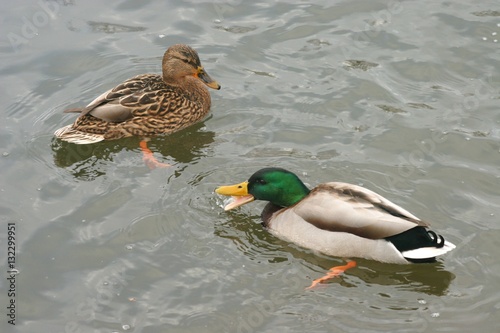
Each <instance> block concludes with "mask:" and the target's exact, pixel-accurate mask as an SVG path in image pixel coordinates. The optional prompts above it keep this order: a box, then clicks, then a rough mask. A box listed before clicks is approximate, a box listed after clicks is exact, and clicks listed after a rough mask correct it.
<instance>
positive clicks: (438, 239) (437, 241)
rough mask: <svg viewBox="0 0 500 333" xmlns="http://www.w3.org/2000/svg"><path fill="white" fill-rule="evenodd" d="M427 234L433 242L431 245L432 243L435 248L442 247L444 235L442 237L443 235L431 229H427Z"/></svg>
mask: <svg viewBox="0 0 500 333" xmlns="http://www.w3.org/2000/svg"><path fill="white" fill-rule="evenodd" d="M427 234H428V235H429V236H431V238H432V243H433V245H434V246H435V247H436V248H438V249H440V248H442V247H443V246H444V237H443V236H441V235H438V234H436V233H435V232H434V231H432V230H427Z"/></svg>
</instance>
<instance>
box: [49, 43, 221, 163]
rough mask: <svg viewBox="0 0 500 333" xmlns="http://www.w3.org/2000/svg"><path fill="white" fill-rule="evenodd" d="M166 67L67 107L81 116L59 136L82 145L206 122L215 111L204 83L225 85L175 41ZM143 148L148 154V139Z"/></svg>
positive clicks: (212, 86) (166, 131) (64, 128)
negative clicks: (76, 106)
mask: <svg viewBox="0 0 500 333" xmlns="http://www.w3.org/2000/svg"><path fill="white" fill-rule="evenodd" d="M162 70H163V75H158V74H141V75H137V76H135V77H133V78H131V79H128V80H126V81H125V82H123V83H121V84H119V85H118V86H116V87H115V88H113V89H111V90H108V91H106V92H105V93H103V94H102V95H100V96H99V97H97V98H96V99H94V100H93V101H92V102H91V103H90V104H89V105H87V106H86V107H84V108H75V109H68V110H66V111H64V112H78V113H80V116H79V117H78V118H77V119H76V121H75V122H74V123H73V124H71V125H68V126H65V127H62V128H60V129H58V130H57V131H56V132H55V133H54V134H55V136H56V137H58V138H59V139H61V140H64V141H68V142H72V143H77V144H88V143H95V142H99V141H103V140H115V139H120V138H124V137H129V136H134V135H137V136H141V137H145V138H147V137H151V136H154V135H157V134H168V133H172V132H175V131H178V130H180V129H183V128H185V127H187V126H189V125H192V124H194V123H196V122H198V121H200V120H202V119H203V118H204V117H205V116H206V115H207V113H208V111H209V110H210V94H209V92H208V90H207V89H206V88H205V85H207V86H208V87H210V88H213V89H220V85H219V84H218V83H217V82H216V81H214V80H212V78H211V77H210V76H209V75H208V74H207V72H205V70H204V69H203V67H202V66H201V62H200V58H199V57H198V54H197V53H196V51H195V50H193V49H192V48H191V47H189V46H187V45H183V44H176V45H172V46H171V47H169V48H168V50H167V51H166V52H165V54H164V56H163V62H162ZM141 148H143V150H144V151H145V152H146V154H147V153H148V151H149V149H147V145H146V143H145V141H143V142H141ZM149 153H151V151H149Z"/></svg>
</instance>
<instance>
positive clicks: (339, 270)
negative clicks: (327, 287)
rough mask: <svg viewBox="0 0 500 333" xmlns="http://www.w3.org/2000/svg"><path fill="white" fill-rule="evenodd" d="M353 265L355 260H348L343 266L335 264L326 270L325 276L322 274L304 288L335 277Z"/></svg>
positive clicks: (354, 265) (312, 286)
mask: <svg viewBox="0 0 500 333" xmlns="http://www.w3.org/2000/svg"><path fill="white" fill-rule="evenodd" d="M353 267H356V262H355V261H349V262H347V264H345V265H343V266H335V267H332V268H330V269H329V270H328V272H327V273H326V275H325V276H322V277H320V278H319V279H316V280H314V281H313V282H312V283H311V285H310V286H309V287H307V288H306V290H307V289H312V288H314V287H316V286H317V285H318V284H320V283H323V282H325V281H327V280H330V279H332V278H334V277H337V276H339V275H340V274H342V273H344V272H345V271H346V270H348V269H349V268H353Z"/></svg>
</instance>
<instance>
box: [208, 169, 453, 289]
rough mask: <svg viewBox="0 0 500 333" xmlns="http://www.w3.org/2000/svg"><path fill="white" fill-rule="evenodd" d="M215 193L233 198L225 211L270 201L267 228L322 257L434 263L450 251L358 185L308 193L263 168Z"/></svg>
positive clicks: (292, 178)
mask: <svg viewBox="0 0 500 333" xmlns="http://www.w3.org/2000/svg"><path fill="white" fill-rule="evenodd" d="M216 193H219V194H222V195H231V196H233V197H234V200H233V202H231V203H230V204H228V205H227V206H226V207H225V210H230V209H233V208H236V207H239V206H241V205H243V204H246V203H248V202H251V201H253V200H265V201H269V203H268V204H267V206H266V207H265V208H264V211H263V212H262V220H263V224H264V226H265V227H266V228H268V229H269V230H270V231H271V232H272V233H273V234H275V235H276V236H278V237H279V238H283V239H285V240H287V241H290V242H293V243H296V244H298V245H300V246H303V247H305V248H309V249H312V250H315V251H318V252H321V253H324V254H327V255H332V256H339V257H358V258H366V259H372V260H377V261H380V262H386V263H396V264H408V263H417V262H432V261H435V258H436V256H439V255H442V254H444V253H446V252H448V251H451V250H453V249H454V248H455V245H453V244H452V243H450V242H448V241H446V240H445V239H444V238H443V236H441V235H438V234H436V233H435V232H434V231H431V230H429V229H428V224H427V223H425V222H423V221H422V220H420V219H419V218H417V217H416V216H415V215H413V214H411V213H410V212H408V211H407V210H405V209H403V208H401V207H399V206H398V205H396V204H394V203H392V202H390V201H389V200H387V199H386V198H384V197H382V196H380V195H379V194H377V193H375V192H372V191H370V190H368V189H366V188H363V187H361V186H357V185H352V184H347V183H339V182H331V183H324V184H320V185H318V186H316V187H315V188H313V189H312V190H309V189H308V188H307V187H306V186H305V185H304V183H303V182H302V181H301V180H300V179H299V178H298V177H297V175H295V174H293V173H292V172H289V171H287V170H284V169H281V168H265V169H261V170H259V171H257V172H256V173H254V174H253V175H252V176H251V177H250V179H249V180H248V181H246V182H243V183H241V184H237V185H231V186H221V187H219V188H217V189H216ZM353 266H355V263H353V262H350V263H348V265H346V266H343V267H335V268H333V269H332V270H333V272H332V273H331V274H330V275H329V276H328V278H329V277H332V276H335V275H338V274H339V273H340V272H342V271H343V270H345V269H347V268H349V267H353ZM325 279H326V278H322V279H318V280H317V281H315V283H319V282H322V281H324V280H325ZM315 283H313V285H314V284H315Z"/></svg>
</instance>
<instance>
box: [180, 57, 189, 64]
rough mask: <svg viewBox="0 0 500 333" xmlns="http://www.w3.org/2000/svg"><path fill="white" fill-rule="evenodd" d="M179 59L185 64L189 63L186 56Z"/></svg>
mask: <svg viewBox="0 0 500 333" xmlns="http://www.w3.org/2000/svg"><path fill="white" fill-rule="evenodd" d="M181 60H182V61H184V63H186V64H188V63H189V60H187V59H186V58H182V59H181Z"/></svg>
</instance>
